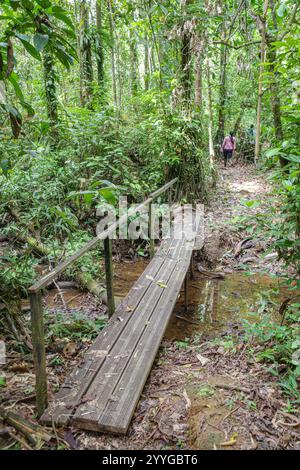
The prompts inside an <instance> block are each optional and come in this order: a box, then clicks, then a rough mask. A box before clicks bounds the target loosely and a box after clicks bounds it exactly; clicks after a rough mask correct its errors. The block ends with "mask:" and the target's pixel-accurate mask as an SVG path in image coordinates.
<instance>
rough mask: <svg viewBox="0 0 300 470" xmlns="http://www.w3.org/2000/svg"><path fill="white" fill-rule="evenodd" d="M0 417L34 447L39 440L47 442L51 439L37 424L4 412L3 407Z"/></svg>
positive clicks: (10, 412) (0, 410) (0, 408)
mask: <svg viewBox="0 0 300 470" xmlns="http://www.w3.org/2000/svg"><path fill="white" fill-rule="evenodd" d="M0 417H2V419H3V421H4V422H6V423H7V424H8V425H10V426H12V427H13V428H15V429H16V430H17V431H18V432H20V433H21V434H23V436H24V437H25V438H26V440H27V441H28V442H29V443H30V444H31V445H32V446H34V447H36V446H37V444H38V441H39V440H43V441H45V442H49V441H50V440H51V439H52V438H53V436H52V435H51V434H49V433H48V432H47V431H45V430H44V429H43V428H42V427H41V426H39V425H38V424H34V423H30V422H29V421H27V420H26V419H24V418H23V417H21V416H19V415H17V414H16V413H13V412H12V411H6V410H5V409H4V408H3V407H0Z"/></svg>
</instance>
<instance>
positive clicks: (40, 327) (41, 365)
mask: <svg viewBox="0 0 300 470" xmlns="http://www.w3.org/2000/svg"><path fill="white" fill-rule="evenodd" d="M177 179H178V178H174V179H173V180H172V181H170V182H169V183H166V184H165V185H164V186H163V187H162V188H160V189H158V190H157V191H154V192H153V193H151V194H150V196H149V197H148V198H147V199H146V200H145V201H144V202H142V203H141V204H139V205H138V206H136V207H130V208H129V210H128V212H127V214H125V215H123V216H122V217H120V219H119V220H117V221H116V222H114V223H113V224H111V225H110V226H109V227H108V228H107V229H106V230H103V232H101V233H99V234H97V236H96V237H94V238H93V239H92V240H90V241H88V242H87V243H86V244H85V245H83V246H82V247H81V248H80V249H79V250H78V251H77V252H76V253H74V254H73V255H71V256H69V257H68V258H67V259H65V260H64V261H62V262H61V263H59V264H58V265H57V266H56V267H55V268H54V269H52V271H50V272H49V273H48V274H46V275H45V276H43V277H42V278H41V279H39V280H38V281H36V282H35V283H34V284H33V285H32V286H31V287H30V288H29V297H30V308H31V328H32V349H33V359H34V366H35V378H36V385H35V390H36V407H37V415H38V416H39V417H40V416H41V415H42V414H43V412H44V411H45V409H46V408H47V404H48V396H47V372H46V350H45V334H44V318H43V306H42V296H41V289H43V288H44V287H46V286H48V285H49V284H50V283H51V282H52V281H53V280H54V279H55V278H56V277H57V276H58V275H59V274H60V273H62V272H63V271H65V269H66V268H68V267H69V266H70V265H71V264H72V263H74V261H76V260H78V259H79V258H81V256H83V255H85V254H86V253H87V252H88V251H89V250H91V249H93V248H94V247H95V246H96V245H97V244H98V243H99V242H100V241H103V242H104V255H105V273H106V290H107V297H108V313H109V316H111V315H112V314H113V312H114V309H115V304H114V295H113V282H112V281H113V271H112V250H111V242H112V240H111V239H110V238H109V236H110V235H111V234H112V233H114V231H115V230H116V229H117V228H118V226H119V225H121V224H122V223H124V222H125V223H127V220H128V217H130V216H131V215H134V214H136V213H137V212H139V211H141V210H143V209H144V208H145V207H147V206H150V210H149V214H150V254H151V256H153V254H154V240H152V237H151V234H152V229H151V227H152V222H153V221H152V210H151V204H152V202H153V200H154V199H155V198H156V197H158V196H159V195H160V194H162V193H164V192H165V191H166V190H167V189H169V188H170V187H171V186H173V184H175V183H176V181H177Z"/></svg>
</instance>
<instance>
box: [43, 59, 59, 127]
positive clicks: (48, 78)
mask: <svg viewBox="0 0 300 470" xmlns="http://www.w3.org/2000/svg"><path fill="white" fill-rule="evenodd" d="M43 68H44V83H45V94H46V104H47V114H48V119H49V122H50V126H51V130H52V135H53V134H56V129H55V126H56V125H57V122H58V110H57V108H58V102H57V94H56V74H55V70H54V63H53V56H52V54H51V52H44V54H43Z"/></svg>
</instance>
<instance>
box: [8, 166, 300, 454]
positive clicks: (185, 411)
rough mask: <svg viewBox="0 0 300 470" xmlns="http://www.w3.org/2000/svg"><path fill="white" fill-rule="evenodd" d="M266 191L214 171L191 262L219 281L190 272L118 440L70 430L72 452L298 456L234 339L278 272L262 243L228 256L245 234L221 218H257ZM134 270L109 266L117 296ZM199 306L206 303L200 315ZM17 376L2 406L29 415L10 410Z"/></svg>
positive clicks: (290, 424) (56, 377)
mask: <svg viewBox="0 0 300 470" xmlns="http://www.w3.org/2000/svg"><path fill="white" fill-rule="evenodd" d="M269 191H270V188H269V186H268V185H267V184H266V180H265V178H264V177H262V176H260V175H258V174H257V172H256V170H255V169H254V168H251V167H240V166H237V167H229V168H228V169H227V170H221V174H220V182H219V185H218V189H217V191H216V194H215V195H214V196H213V198H212V201H211V203H210V205H209V207H208V208H206V222H207V235H206V243H205V248H204V250H203V251H202V252H201V253H200V254H199V255H198V258H197V260H196V262H197V263H199V264H200V265H201V266H204V267H206V268H207V269H210V268H213V269H214V270H220V271H222V272H223V273H225V274H226V280H225V281H219V284H218V282H215V281H213V282H211V281H207V279H205V278H203V276H202V275H201V274H200V273H196V278H195V279H194V281H193V282H192V283H191V286H190V301H191V312H190V314H189V315H190V316H188V317H185V318H184V319H180V318H178V316H179V317H180V316H182V315H183V316H184V313H183V314H182V305H183V304H182V299H179V301H178V302H177V305H176V308H175V312H174V315H173V318H172V321H171V323H170V325H169V327H168V330H167V332H166V336H165V339H164V341H163V343H162V345H161V348H160V351H159V354H158V356H157V358H156V361H155V364H154V367H153V369H152V372H151V374H150V376H149V378H148V381H147V383H146V386H145V389H144V391H143V394H142V396H141V399H140V402H139V405H138V407H137V410H136V412H135V414H134V417H133V420H132V424H131V426H130V429H129V433H128V435H127V436H125V437H119V436H113V435H104V434H96V433H91V432H90V433H89V432H82V431H79V430H78V429H71V430H69V431H68V434H67V437H66V434H64V437H65V438H66V439H67V441H71V442H72V445H73V446H76V447H78V448H82V449H84V448H86V449H287V448H290V449H296V448H299V445H300V444H299V443H300V435H299V432H298V429H299V427H297V426H296V424H297V423H296V422H295V419H296V418H295V416H292V417H291V416H290V415H289V414H287V413H286V411H285V403H286V400H284V398H283V397H282V395H281V392H280V391H279V389H278V388H277V386H276V381H275V379H274V377H272V376H271V375H270V374H268V373H267V372H266V371H265V369H264V367H263V366H262V365H261V364H260V363H257V362H255V361H253V360H250V359H249V355H247V347H250V346H251V347H255V346H254V345H247V346H246V345H245V343H243V342H242V341H240V338H241V335H242V329H241V325H240V317H241V315H242V313H241V312H242V311H243V309H245V305H246V306H248V304H249V306H250V304H253V305H252V307H253V309H255V302H254V301H253V302H252V300H251V299H253V298H254V297H253V296H254V294H256V293H257V295H259V293H260V290H262V289H263V288H265V287H267V288H271V287H272V285H271V283H272V282H273V281H272V280H270V278H268V279H267V280H266V279H265V278H264V276H261V275H262V273H264V272H265V271H267V272H269V273H270V272H271V273H276V274H283V273H284V270H283V267H282V266H281V264H280V262H279V261H277V259H276V256H275V255H274V254H272V256H267V257H264V258H263V257H262V255H264V254H265V251H266V250H267V248H268V244H269V242H268V241H267V240H263V239H255V236H253V240H252V243H248V245H247V246H246V247H244V248H245V249H243V250H240V252H238V250H237V247H238V244H239V242H240V241H241V240H243V239H244V238H246V237H247V236H249V234H247V233H246V232H244V231H243V230H238V229H237V225H236V224H234V222H232V221H231V222H230V220H231V219H233V218H234V217H236V216H243V215H245V214H246V213H248V211H249V209H248V208H247V206H245V204H244V201H245V200H253V199H261V200H263V204H262V205H261V206H260V207H259V208H257V209H255V210H257V211H264V210H267V206H268V200H269ZM144 264H145V263H144V261H139V262H138V263H126V265H125V267H124V265H119V267H118V269H117V270H116V273H115V279H116V291H117V294H118V295H125V294H126V292H127V291H128V290H129V288H130V287H131V285H132V284H133V283H134V281H135V279H136V278H137V277H138V275H139V273H140V271H142V270H143V269H144ZM245 269H249V270H250V269H251V271H252V272H255V273H256V276H258V277H256V278H251V279H250V280H249V278H246V277H238V278H237V277H236V276H243V275H242V274H241V271H242V270H245ZM123 278H125V279H126V283H125V284H124V282H123V281H122V279H123ZM263 279H264V280H263ZM222 282H223V284H221V283H222ZM247 282H248V284H247ZM249 282H250V284H249ZM251 283H252V284H251ZM207 286H208V287H207ZM123 288H124V290H123ZM209 289H210V290H209ZM246 291H248V292H247V294H246ZM252 291H253V296H252V298H251V295H250V294H249V292H250V293H251V292H252ZM247 295H248V296H249V295H250V297H249V300H247V299H248V297H247ZM72 296H74V293H72ZM207 298H209V299H211V301H212V302H211V304H209V306H208V308H207V305H208V303H207ZM215 298H217V304H214V299H215ZM203 299H204V300H203ZM205 299H206V300H205ZM241 301H243V305H242V303H241ZM84 304H85V305H86V302H84ZM199 305H200V306H201V308H202V306H203V305H204V313H203V312H202V313H201V314H203V315H202V317H203V320H202V323H201V321H200V320H199V318H200V317H199V308H198V307H199ZM246 310H247V309H246ZM246 310H245V312H246ZM95 311H96V308H95V306H94V308H93V313H92V315H91V318H95V316H94V315H95ZM254 313H255V312H254ZM197 315H198V316H197ZM202 317H201V318H202ZM207 324H209V326H210V327H209V328H206V326H207ZM179 332H180V333H181V335H180V334H179ZM79 356H80V355H78V356H76V355H74V357H72V358H70V359H69V360H68V361H67V364H65V365H67V367H64V366H62V365H59V364H58V365H57V366H54V367H53V368H51V371H50V370H49V372H50V374H49V381H50V383H51V388H52V390H54V389H55V388H57V385H58V382H60V383H61V382H62V381H63V379H64V375H65V373H66V369H67V370H69V369H70V367H73V366H74V364H75V363H76V361H77V360H78V358H79ZM26 371H27V373H25V374H24V372H23V373H20V374H18V373H14V374H10V373H8V374H7V384H8V389H7V397H8V402H7V403H8V405H10V406H14V407H15V409H18V407H19V411H20V413H21V414H23V415H24V414H25V416H26V414H27V416H31V417H32V416H33V405H32V403H26V404H23V405H22V406H21V405H15V404H14V401H15V400H16V398H17V395H16V390H18V387H19V390H20V391H21V390H22V388H24V386H25V384H26V385H27V387H29V386H32V382H33V374H32V364H27V369H26ZM26 376H27V381H26ZM70 436H71V437H70Z"/></svg>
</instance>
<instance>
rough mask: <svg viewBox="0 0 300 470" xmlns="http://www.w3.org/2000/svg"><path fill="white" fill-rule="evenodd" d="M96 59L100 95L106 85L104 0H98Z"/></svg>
mask: <svg viewBox="0 0 300 470" xmlns="http://www.w3.org/2000/svg"><path fill="white" fill-rule="evenodd" d="M96 25H97V34H96V54H97V57H96V60H97V76H98V85H99V90H100V95H103V86H104V52H103V44H102V0H96Z"/></svg>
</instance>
